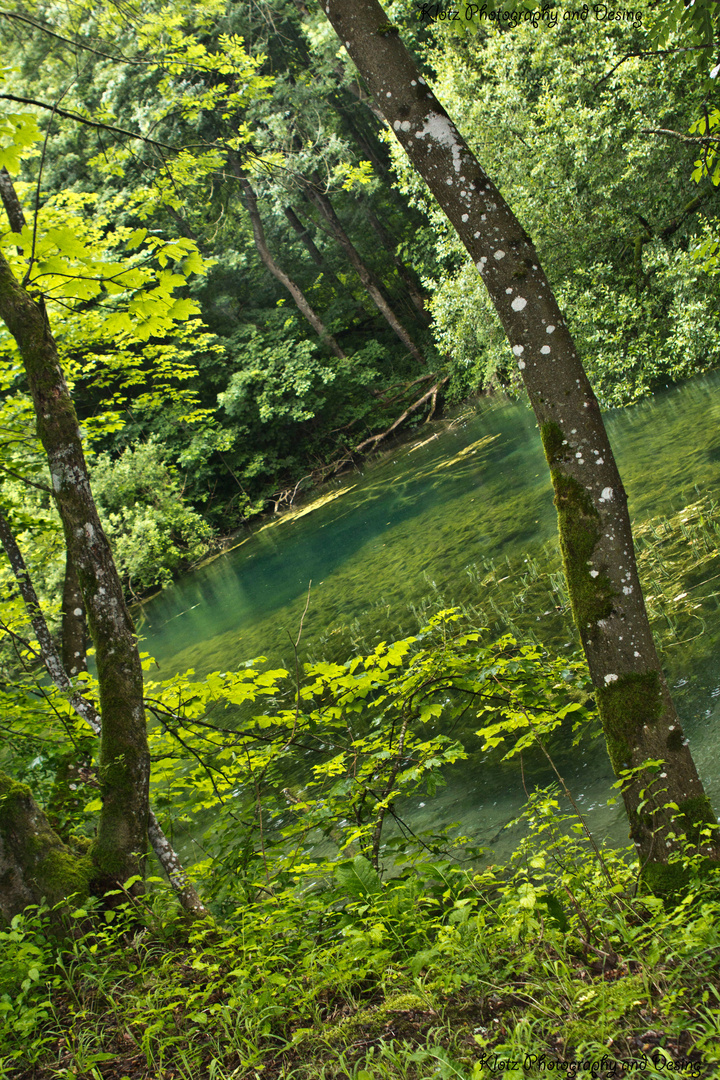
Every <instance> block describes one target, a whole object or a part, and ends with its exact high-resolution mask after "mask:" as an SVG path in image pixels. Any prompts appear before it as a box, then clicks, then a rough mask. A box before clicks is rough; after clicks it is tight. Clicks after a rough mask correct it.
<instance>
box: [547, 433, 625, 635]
mask: <svg viewBox="0 0 720 1080" xmlns="http://www.w3.org/2000/svg"><path fill="white" fill-rule="evenodd" d="M555 426H557V425H555ZM558 430H559V429H558ZM553 439H554V436H552V437H551V438H550V443H551V445H554V444H553ZM546 453H547V451H546ZM551 476H552V482H553V487H554V488H555V506H556V507H557V513H558V531H559V533H560V549H561V551H562V558H563V566H564V568H565V576H566V578H567V582H568V589H569V592H570V603H571V605H572V611H573V618H574V619H575V625H576V626H577V628H578V630H580V632H581V633H583V634H584V635H585V636H590V637H592V636H593V635H594V634H596V633H597V624H598V622H599V621H600V620H601V619H607V618H608V617H609V616H610V615H611V614H612V609H613V592H612V586H611V584H610V579H609V578H608V576H607V574H604V573H598V575H597V577H594V578H593V577H591V576H590V566H589V563H590V562H591V561H592V556H593V552H594V551H595V547H596V546H597V542H598V540H599V539H600V515H599V514H598V512H597V510H596V509H595V507H594V506H593V504H592V500H591V499H590V496H589V495H588V493H587V491H586V490H585V488H584V487H582V485H581V484H579V483H578V482H577V480H574V479H573V478H572V477H571V476H566V475H565V473H562V472H560V471H559V470H558V469H552V470H551Z"/></svg>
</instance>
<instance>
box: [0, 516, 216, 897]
mask: <svg viewBox="0 0 720 1080" xmlns="http://www.w3.org/2000/svg"><path fill="white" fill-rule="evenodd" d="M0 543H1V544H2V546H3V548H4V550H5V554H6V555H7V557H8V560H9V562H10V566H11V568H12V571H13V574H14V576H15V580H16V581H17V583H18V588H19V590H20V595H21V596H22V598H23V602H24V604H25V608H26V610H27V613H28V615H29V616H30V621H31V623H32V627H33V630H34V631H35V636H36V637H37V639H38V643H39V645H40V652H41V654H42V659H43V663H44V665H45V669H46V671H47V673H48V675H49V676H50V679H51V680H52V682H53V683H54V684H55V685H56V686H57V688H58V690H62V691H63V692H64V693H66V694H67V695H68V700H69V702H70V705H71V706H72V707H73V709H74V710H75V712H76V713H77V714H78V716H79V717H80V718H81V719H82V720H84V721H85V723H86V724H87V725H88V727H89V728H90V729H91V731H93V733H94V734H95V735H100V734H101V732H102V720H101V717H100V715H99V713H98V712H97V710H96V708H95V706H94V705H93V704H92V702H91V701H88V700H87V698H85V697H83V695H82V694H80V693H78V691H77V690H75V688H74V687H73V684H72V682H71V680H70V678H69V677H68V674H67V666H66V664H65V663H64V662H63V660H62V659H61V658H60V656H59V655H58V652H57V649H56V648H55V642H54V641H53V639H52V636H51V634H50V631H49V630H48V626H47V623H46V622H45V617H44V615H43V613H42V609H41V607H40V602H39V600H38V597H37V593H36V592H35V587H34V585H33V583H32V580H31V578H30V574H29V572H28V569H27V566H26V564H25V560H24V559H23V556H22V552H21V551H20V548H19V547H18V544H17V541H16V539H15V535H14V533H13V531H12V528H11V527H10V523H9V522H8V520H7V518H6V517H5V515H4V514H3V512H2V510H0ZM66 580H67V579H66ZM64 645H65V641H64V638H63V646H64ZM75 655H76V654H75V653H74V652H73V653H71V658H74V657H75ZM83 659H84V654H83ZM83 670H87V665H86V666H85V667H84V668H83ZM65 765H66V767H67V769H68V770H70V772H72V771H73V769H74V771H75V773H77V776H78V777H80V779H83V775H82V774H83V772H84V769H83V763H82V762H72V761H67V762H65ZM66 779H67V778H66V777H61V778H60V784H63V782H64V781H65V780H66ZM73 779H75V776H73ZM83 782H84V781H83ZM56 786H57V784H56ZM51 816H52V815H51ZM148 836H149V839H150V843H151V844H152V847H153V851H154V852H155V855H156V856H157V858H158V861H159V862H160V865H161V866H162V868H163V870H164V871H165V873H166V874H167V876H168V880H169V881H170V884H171V885H172V887H173V888H174V889H175V892H176V893H177V895H178V899H179V901H180V904H181V905H182V907H183V909H184V910H185V911H186V912H187V913H188V914H190V915H193V916H204V915H207V914H208V911H207V908H206V907H205V905H204V904H203V902H202V900H201V899H200V897H199V896H198V894H197V892H196V890H195V887H194V886H193V884H192V882H191V881H190V879H189V878H188V876H187V874H186V873H185V871H184V869H183V867H182V865H181V863H180V860H179V858H178V856H177V855H176V853H175V851H173V848H172V845H171V844H170V842H169V840H168V839H167V837H166V836H165V834H164V833H163V831H162V829H161V827H160V824H159V822H158V820H157V818H156V817H155V814H154V813H153V811H152V810H149V814H148ZM1 880H2V879H1V876H0V881H1ZM32 902H34V901H32ZM27 903H31V901H30V900H28V901H27ZM1 909H2V901H1V900H0V910H1Z"/></svg>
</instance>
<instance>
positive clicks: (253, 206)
mask: <svg viewBox="0 0 720 1080" xmlns="http://www.w3.org/2000/svg"><path fill="white" fill-rule="evenodd" d="M235 175H236V176H237V179H238V182H239V184H240V188H241V190H242V193H243V196H244V198H245V206H246V208H247V212H248V214H249V215H250V223H251V225H252V231H253V237H254V238H255V247H256V248H257V253H258V255H259V256H260V258H261V259H262V261H263V263H264V265H265V266H266V267H267V269H268V270H269V271H270V273H271V274H272V275H273V277H275V278H277V280H278V281H279V282H280V283H281V285H284V286H285V288H286V289H287V291H288V292H289V293H290V295H291V296H292V298H293V300H294V301H295V303H296V305H297V308H298V311H300V312H301V314H302V315H304V316H305V318H306V319H307V321H308V322H309V323H310V325H311V326H312V328H313V330H314V331H315V333H316V334H317V335H318V337H319V338H320V339H321V340H322V341H323V342H324V344H325V345H326V346H327V347H328V349H330V351H331V352H332V353H334V354H335V356H337V358H338V360H344V359H345V353H344V352H343V351H342V349H341V348H340V346H339V345H338V343H337V341H336V340H335V338H334V337H333V336H332V334H331V333H330V331H329V330H328V329H327V327H326V326H325V324H324V323H323V321H322V319H321V318H320V316H319V315H318V314H317V312H316V311H315V310H314V309H313V308H312V307H311V306H310V304H309V303H308V301H307V300H306V298H305V294H304V293H303V291H302V289H301V288H300V286H299V285H297V284H296V283H295V282H294V281H293V280H292V278H291V277H290V276H289V275H288V274H286V273H285V271H284V270H281V268H280V267H279V266H278V264H277V263H276V262H275V260H274V259H273V257H272V255H271V254H270V249H269V248H268V246H267V240H266V239H265V230H264V229H263V224H262V219H261V217H260V211H259V210H258V205H257V196H256V194H255V192H254V191H253V189H252V187H251V185H250V182H249V180H247V179H246V177H244V176H243V175H242V173H241V172H240V170H239V169H237V170H236V172H235Z"/></svg>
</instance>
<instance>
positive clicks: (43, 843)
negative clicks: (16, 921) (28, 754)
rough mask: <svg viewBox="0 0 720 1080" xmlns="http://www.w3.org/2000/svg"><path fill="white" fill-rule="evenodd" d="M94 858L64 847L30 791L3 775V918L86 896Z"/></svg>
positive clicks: (0, 892) (0, 800)
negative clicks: (34, 906)
mask: <svg viewBox="0 0 720 1080" xmlns="http://www.w3.org/2000/svg"><path fill="white" fill-rule="evenodd" d="M91 877H92V864H91V862H90V859H88V858H86V857H81V856H80V855H78V853H77V852H74V851H72V850H71V849H70V848H69V847H67V846H66V845H65V844H63V842H62V840H61V839H60V837H59V836H58V835H57V833H55V832H53V830H52V829H51V828H50V823H49V822H48V819H47V818H46V817H45V815H44V814H43V812H42V810H41V809H40V807H39V806H38V805H37V803H36V802H35V800H34V799H33V797H32V792H31V791H30V788H28V787H25V785H24V784H18V783H16V782H15V781H14V780H11V779H10V777H9V776H6V775H5V773H1V772H0V916H1V917H2V918H3V919H4V920H5V921H6V922H10V920H11V919H12V918H13V916H14V915H18V914H19V913H20V912H21V911H22V910H23V909H24V908H26V907H27V906H28V904H39V903H40V901H41V900H42V899H43V897H44V898H45V899H46V900H47V902H48V903H49V904H50V905H51V906H53V905H55V904H58V903H60V901H61V900H64V899H66V898H67V897H69V896H76V898H77V900H78V902H80V901H82V900H83V899H84V898H85V897H86V896H87V894H88V884H89V881H90V878H91Z"/></svg>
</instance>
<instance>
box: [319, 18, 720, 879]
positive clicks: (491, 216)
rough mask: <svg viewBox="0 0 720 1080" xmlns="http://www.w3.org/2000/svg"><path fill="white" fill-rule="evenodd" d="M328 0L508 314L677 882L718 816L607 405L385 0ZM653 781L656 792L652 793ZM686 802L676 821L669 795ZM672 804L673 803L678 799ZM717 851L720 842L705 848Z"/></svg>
mask: <svg viewBox="0 0 720 1080" xmlns="http://www.w3.org/2000/svg"><path fill="white" fill-rule="evenodd" d="M323 6H324V10H325V11H326V13H327V15H328V18H329V19H330V22H331V23H332V25H333V27H334V29H335V30H336V32H337V34H338V36H339V38H340V40H341V41H343V42H345V45H346V48H347V49H348V52H349V53H350V56H351V57H352V60H353V61H354V63H355V65H356V66H357V68H358V70H359V72H360V73H361V75H362V76H363V78H364V79H365V80H366V82H367V85H368V87H369V89H370V92H371V93H372V94H373V96H374V97H375V100H376V101H377V103H378V105H379V107H380V108H381V109H382V111H383V113H384V115H385V117H386V119H387V121H388V123H389V124H390V125H391V127H392V129H393V131H394V132H395V134H396V136H397V138H398V140H399V141H400V143H401V144H402V146H403V148H404V149H405V151H406V153H407V154H408V157H409V158H410V160H411V161H412V163H413V165H414V166H415V168H416V169H417V171H418V172H419V173H420V175H421V176H422V177H423V178H424V180H425V182H426V183H427V185H428V187H429V188H430V190H431V191H432V193H433V195H434V196H435V198H436V199H437V200H438V203H439V204H440V206H441V207H442V209H443V210H444V211H445V213H446V214H447V216H448V218H449V219H450V222H451V223H452V225H453V226H454V228H455V230H456V232H457V233H458V236H459V237H460V239H461V240H462V242H463V243H464V245H465V247H466V248H467V250H468V252H469V254H470V256H471V257H472V260H473V262H474V263H475V265H476V267H477V269H478V271H479V272H480V274H481V275H482V278H483V281H484V283H485V285H486V287H487V289H488V292H489V293H490V296H491V298H492V301H493V303H494V305H495V308H496V310H497V312H498V315H499V317H500V319H501V321H502V323H503V326H504V328H505V332H506V334H507V337H508V341H509V343H510V346H511V347H512V351H513V354H514V356H515V357H516V358H517V364H518V367H519V369H520V371H521V374H522V378H523V381H524V383H525V386H526V388H527V391H528V395H529V397H530V402H531V404H532V407H533V409H534V411H535V415H536V417H537V419H538V424H539V426H540V432H541V435H542V439H543V445H544V447H545V454H546V457H547V460H548V465H549V466H550V472H551V477H552V482H553V486H554V489H555V505H556V506H557V511H558V527H559V533H560V544H561V549H562V554H563V563H564V569H565V576H566V578H567V582H568V589H569V593H570V598H571V603H572V609H573V615H574V618H575V623H576V625H577V627H578V630H579V632H580V637H581V639H582V644H583V648H584V650H585V655H586V657H587V661H588V665H589V668H590V673H591V676H592V680H593V683H594V685H595V688H596V693H597V701H598V709H599V712H600V717H601V720H602V723H603V728H604V731H605V736H606V740H607V745H608V751H609V754H610V759H611V761H612V764H613V768H614V769H615V772H616V773H617V774H620V773H621V772H622V770H624V769H629V768H638V767H640V766H642V765H643V763H644V762H645V761H647V760H649V759H661V760H663V762H664V766H663V767H662V770H661V771H660V772H659V774H656V773H655V772H653V771H652V770H649V769H644V770H642V769H640V771H639V772H638V774H636V777H635V779H634V780H633V781H632V782H631V783H630V784H629V785H626V787H625V790H624V793H623V794H624V798H625V805H626V808H627V812H628V817H629V820H630V831H631V835H632V838H633V840H634V841H635V844H636V846H637V849H638V854H639V857H640V859H641V862H643V863H644V864H646V865H645V871H644V872H645V875H646V878H647V880H648V883H649V884H651V885H655V886H656V887H658V888H660V889H663V888H668V887H670V886H671V884H672V882H673V880H674V872H673V870H674V868H667V867H666V866H665V865H664V864H666V863H667V860H668V855H669V853H670V852H671V851H673V850H677V848H678V847H679V844H680V839H676V838H675V833H676V832H680V831H681V830H682V829H684V830H685V833H686V835H687V836H688V837H689V838H691V839H693V840H695V839H697V837H698V834H699V829H698V825H699V824H713V825H714V824H716V818H715V815H714V814H713V811H712V808H711V806H710V802H709V800H708V798H707V796H706V794H705V791H704V789H703V786H702V783H701V781H700V779H699V778H698V775H697V771H696V768H695V763H694V761H693V759H692V757H691V754H690V750H689V749H688V746H687V740H686V739H685V738H684V736H683V732H682V728H681V726H680V721H679V720H678V717H677V714H676V712H675V708H674V706H673V702H672V699H671V697H670V693H669V690H668V687H667V684H666V682H665V678H664V676H663V673H662V670H661V667H660V662H659V660H658V656H657V653H656V650H655V645H654V642H653V638H652V633H651V630H650V625H649V622H648V618H647V613H646V611H645V603H644V600H643V595H642V591H641V588H640V582H639V580H638V573H637V566H636V562H635V555H634V549H633V539H632V533H631V529H630V518H629V515H628V510H627V498H626V495H625V490H624V488H623V485H622V481H621V479H620V476H619V473H618V470H617V466H616V463H615V459H614V457H613V453H612V450H611V447H610V443H609V441H608V437H607V433H606V431H605V427H604V424H603V421H602V417H601V414H600V409H599V406H598V403H597V401H596V399H595V396H594V394H593V391H592V389H591V387H590V384H589V382H588V379H587V376H586V375H585V371H584V369H583V367H582V364H581V362H580V359H579V357H578V354H577V351H576V349H575V345H574V343H573V340H572V338H571V336H570V333H569V331H568V329H567V326H566V324H565V321H564V319H563V317H562V313H561V311H560V309H559V307H558V304H557V301H556V299H555V297H554V296H553V293H552V290H551V288H550V285H549V283H548V281H547V278H546V277H545V274H544V272H543V270H542V267H541V266H540V261H539V259H538V256H537V252H536V251H535V248H534V247H533V244H532V241H531V240H530V237H529V236H527V234H526V233H525V231H524V230H523V228H522V226H521V225H520V223H519V221H518V220H517V218H516V217H515V215H514V214H513V213H512V211H511V210H510V208H509V207H508V206H507V204H506V203H505V200H504V199H503V197H502V196H501V195H500V193H499V191H498V190H497V189H496V188H495V186H494V185H493V184H492V182H491V181H490V180H489V179H488V177H487V176H486V175H485V173H484V172H483V170H482V169H481V167H480V166H479V164H478V162H477V161H476V160H475V158H474V157H473V155H472V153H471V152H470V150H469V149H468V147H467V145H466V143H465V142H464V140H463V139H462V137H461V136H460V134H459V133H458V131H457V129H456V128H455V126H454V124H453V123H452V121H451V120H450V118H449V117H448V115H447V113H446V112H445V110H444V109H443V108H442V106H441V105H440V103H439V102H438V101H437V99H436V98H435V96H434V94H432V93H431V91H430V88H429V87H428V85H427V84H426V82H425V79H424V78H423V77H422V75H421V74H420V73H419V72H418V70H417V68H416V66H415V63H414V61H413V59H412V57H411V56H410V54H409V53H408V51H407V50H406V49H405V47H404V46H403V44H402V42H401V40H400V37H399V34H398V32H397V31H396V30H395V29H391V30H390V32H388V30H387V28H388V26H389V20H388V17H387V15H386V13H385V12H384V11H383V9H382V8H381V7H380V5H379V4H378V3H377V0H324V4H323ZM642 789H646V790H645V796H644V798H643V796H642V795H641V792H642ZM673 803H675V804H676V805H677V806H678V807H679V824H680V829H678V828H677V825H676V823H675V822H674V820H673V813H674V811H673V809H672V804H673ZM668 804H669V805H668ZM703 851H704V852H705V854H707V855H709V856H710V857H711V858H713V859H718V858H720V850H719V849H718V847H717V846H716V845H711V846H706V847H704V848H703Z"/></svg>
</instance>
